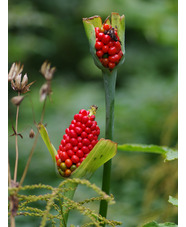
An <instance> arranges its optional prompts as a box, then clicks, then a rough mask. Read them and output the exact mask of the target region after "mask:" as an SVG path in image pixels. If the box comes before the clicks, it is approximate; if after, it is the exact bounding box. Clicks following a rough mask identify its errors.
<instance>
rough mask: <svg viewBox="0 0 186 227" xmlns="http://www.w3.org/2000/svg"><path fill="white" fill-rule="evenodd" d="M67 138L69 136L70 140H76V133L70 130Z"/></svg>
mask: <svg viewBox="0 0 186 227" xmlns="http://www.w3.org/2000/svg"><path fill="white" fill-rule="evenodd" d="M69 136H70V137H71V138H76V137H77V134H76V132H75V131H74V130H73V129H72V130H70V132H69Z"/></svg>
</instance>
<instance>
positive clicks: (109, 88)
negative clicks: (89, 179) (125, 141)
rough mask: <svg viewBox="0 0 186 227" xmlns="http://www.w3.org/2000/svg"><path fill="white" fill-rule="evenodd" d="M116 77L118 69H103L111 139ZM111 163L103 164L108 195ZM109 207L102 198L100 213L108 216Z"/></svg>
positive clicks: (107, 136) (107, 123)
mask: <svg viewBox="0 0 186 227" xmlns="http://www.w3.org/2000/svg"><path fill="white" fill-rule="evenodd" d="M116 77H117V70H113V71H112V72H111V73H109V72H105V71H103V81H104V90H105V104H106V128H105V139H110V140H113V131H114V99H115V87H116ZM111 165H112V159H110V160H109V161H108V162H106V163H105V164H104V166H103V178H102V190H103V191H104V192H105V193H107V194H108V195H109V194H110V177H111ZM107 209H108V203H107V201H105V200H101V202H100V209H99V214H100V215H101V216H103V217H105V218H106V216H107ZM103 226H105V225H103Z"/></svg>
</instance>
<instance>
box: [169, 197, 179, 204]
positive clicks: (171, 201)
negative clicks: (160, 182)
mask: <svg viewBox="0 0 186 227" xmlns="http://www.w3.org/2000/svg"><path fill="white" fill-rule="evenodd" d="M168 202H169V203H171V204H172V205H174V206H178V199H176V198H174V197H172V196H169V200H168Z"/></svg>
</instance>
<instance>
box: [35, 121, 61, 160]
mask: <svg viewBox="0 0 186 227" xmlns="http://www.w3.org/2000/svg"><path fill="white" fill-rule="evenodd" d="M38 130H39V133H40V135H41V137H42V139H43V141H44V143H45V145H46V146H47V148H48V150H49V152H50V154H51V156H52V159H53V161H54V162H56V159H55V156H56V154H57V151H56V149H55V147H54V146H53V145H52V143H51V142H50V139H49V136H48V132H47V130H46V128H45V126H44V125H43V124H41V123H39V124H38Z"/></svg>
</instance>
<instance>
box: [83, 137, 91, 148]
mask: <svg viewBox="0 0 186 227" xmlns="http://www.w3.org/2000/svg"><path fill="white" fill-rule="evenodd" d="M89 144H90V140H89V139H87V138H84V139H83V145H84V146H88V145H89Z"/></svg>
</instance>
